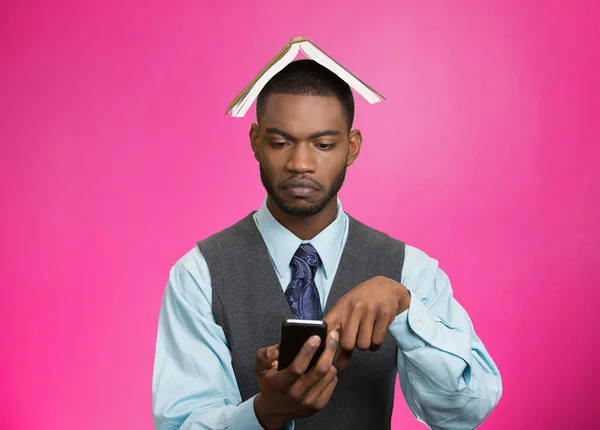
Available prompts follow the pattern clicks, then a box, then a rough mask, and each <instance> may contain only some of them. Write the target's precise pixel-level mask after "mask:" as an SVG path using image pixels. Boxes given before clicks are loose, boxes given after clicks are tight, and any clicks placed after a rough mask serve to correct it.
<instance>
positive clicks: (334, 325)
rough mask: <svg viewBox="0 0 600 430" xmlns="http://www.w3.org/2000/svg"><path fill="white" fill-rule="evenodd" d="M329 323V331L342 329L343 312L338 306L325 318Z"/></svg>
mask: <svg viewBox="0 0 600 430" xmlns="http://www.w3.org/2000/svg"><path fill="white" fill-rule="evenodd" d="M323 321H324V322H325V323H327V330H339V329H340V328H342V319H341V311H340V307H339V306H338V305H335V306H334V307H333V308H332V309H331V310H330V311H329V312H328V313H327V315H325V317H324V318H323Z"/></svg>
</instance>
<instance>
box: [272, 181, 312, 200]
mask: <svg viewBox="0 0 600 430" xmlns="http://www.w3.org/2000/svg"><path fill="white" fill-rule="evenodd" d="M280 188H281V189H282V190H283V191H285V192H287V193H288V194H291V195H293V196H298V197H305V196H309V195H311V194H314V193H316V192H318V191H320V188H319V187H318V186H317V184H315V183H314V182H312V181H309V180H306V179H303V180H302V179H298V180H292V181H287V182H285V183H284V184H283V185H282V186H281V187H280Z"/></svg>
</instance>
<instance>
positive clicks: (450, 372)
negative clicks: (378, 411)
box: [389, 246, 502, 429]
mask: <svg viewBox="0 0 600 430" xmlns="http://www.w3.org/2000/svg"><path fill="white" fill-rule="evenodd" d="M402 284H403V285H404V286H406V288H407V289H408V290H409V292H410V294H411V300H410V306H409V308H408V310H405V311H403V312H402V313H400V314H399V315H398V316H397V317H396V318H395V320H394V321H393V322H392V324H391V325H390V327H389V332H390V334H391V335H392V336H393V337H394V339H395V340H396V342H397V343H398V371H399V373H400V383H401V388H402V392H403V394H404V397H405V399H406V401H407V403H408V405H409V407H410V409H411V411H412V413H413V415H414V416H415V417H416V418H418V419H420V420H422V421H424V422H425V423H426V424H427V425H428V426H430V427H431V428H432V429H442V428H443V429H466V428H469V429H472V428H475V427H477V426H479V425H480V424H481V423H482V422H483V420H484V419H485V418H486V417H487V416H488V415H489V414H490V413H491V411H492V410H493V408H494V407H495V406H496V405H497V404H498V402H499V400H500V397H501V395H502V380H501V377H500V373H499V371H498V368H497V367H496V365H495V364H494V362H493V360H492V358H491V357H490V355H489V354H488V352H487V351H486V349H485V347H484V345H483V343H482V342H481V340H480V339H479V338H478V337H477V335H476V334H475V331H474V328H473V325H472V323H471V321H470V319H469V316H468V315H467V313H466V311H465V310H464V309H463V308H462V307H461V306H460V304H459V303H458V302H456V300H455V299H454V298H453V294H452V287H451V285H450V281H449V279H448V277H447V276H446V274H445V273H444V272H443V271H442V270H441V269H440V268H439V267H438V264H437V261H436V260H434V259H431V258H429V257H428V256H427V255H425V253H423V252H421V251H419V250H417V249H415V248H411V247H408V246H407V247H406V259H405V267H404V271H403V279H402Z"/></svg>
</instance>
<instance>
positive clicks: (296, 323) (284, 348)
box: [277, 319, 327, 370]
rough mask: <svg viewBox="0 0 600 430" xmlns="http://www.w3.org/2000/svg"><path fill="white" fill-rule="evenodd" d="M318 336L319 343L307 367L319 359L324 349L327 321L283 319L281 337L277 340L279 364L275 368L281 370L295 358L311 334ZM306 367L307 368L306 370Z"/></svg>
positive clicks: (313, 364)
mask: <svg viewBox="0 0 600 430" xmlns="http://www.w3.org/2000/svg"><path fill="white" fill-rule="evenodd" d="M315 335H316V336H319V337H320V338H321V344H320V345H319V348H318V349H317V352H315V355H314V356H313V358H312V360H311V362H310V364H309V366H308V369H310V368H312V367H313V366H315V365H316V364H317V361H319V357H320V356H321V354H322V353H323V350H324V349H325V341H326V340H327V323H326V322H324V321H313V320H295V319H288V320H283V322H282V323H281V338H280V341H279V364H278V366H277V370H283V369H285V368H286V367H288V366H289V365H290V364H292V362H293V361H294V360H295V358H296V356H297V355H298V353H299V352H300V350H301V349H302V347H303V346H304V344H305V343H306V341H307V340H308V339H309V338H310V337H311V336H315ZM308 369H307V370H308Z"/></svg>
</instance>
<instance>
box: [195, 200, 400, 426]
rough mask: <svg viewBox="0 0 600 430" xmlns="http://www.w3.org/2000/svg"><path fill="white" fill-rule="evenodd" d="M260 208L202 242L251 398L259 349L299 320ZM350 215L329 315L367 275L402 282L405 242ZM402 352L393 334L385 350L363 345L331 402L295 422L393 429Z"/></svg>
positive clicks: (215, 301)
mask: <svg viewBox="0 0 600 430" xmlns="http://www.w3.org/2000/svg"><path fill="white" fill-rule="evenodd" d="M253 214H254V212H252V213H250V214H249V215H248V216H246V217H245V218H243V219H242V220H241V221H239V222H237V223H236V224H234V225H232V226H231V227H229V228H227V229H225V230H223V231H221V232H219V233H217V234H215V235H213V236H211V237H209V238H207V239H205V240H203V241H200V242H198V244H197V245H198V248H199V249H200V251H201V252H202V254H203V255H204V258H205V259H206V262H207V264H208V268H209V270H210V275H211V282H212V310H213V315H214V318H215V321H216V323H217V324H219V325H220V326H221V327H222V328H223V331H224V333H225V336H226V339H227V342H228V346H229V349H230V351H231V356H232V365H233V370H234V373H235V377H236V380H237V383H238V386H239V389H240V393H241V397H242V400H243V401H245V400H247V399H249V398H251V397H252V396H254V395H256V394H258V392H259V391H260V388H259V385H258V381H257V379H256V377H255V376H254V373H253V370H252V368H253V363H254V359H255V357H256V351H257V350H258V349H259V348H262V347H265V346H268V345H274V344H277V343H279V335H280V327H281V321H282V320H284V319H286V318H292V314H291V311H290V308H289V305H288V303H287V300H286V298H285V295H284V291H283V289H282V288H281V284H280V282H279V280H278V279H277V276H276V273H275V270H274V267H273V264H272V262H271V260H270V257H269V253H268V249H267V247H266V245H265V243H264V241H263V239H262V236H261V234H260V232H259V230H258V228H257V226H256V224H255V222H254V219H253ZM349 218H350V224H349V232H348V239H347V241H346V244H345V247H344V250H343V252H342V258H341V261H340V264H339V268H338V270H337V273H336V275H335V278H334V281H333V284H332V288H331V292H330V294H329V297H328V298H327V303H326V306H325V309H324V312H323V314H324V315H326V313H327V312H328V311H329V310H330V309H331V307H332V306H333V305H334V304H335V303H336V301H337V300H338V299H339V298H340V297H342V296H343V295H344V294H346V293H347V292H349V291H350V290H352V288H354V287H355V286H357V285H358V284H360V283H361V282H363V281H366V280H367V279H370V278H372V277H374V276H378V275H381V276H387V277H389V278H392V279H395V280H397V281H398V282H400V280H401V275H402V267H403V263H404V247H405V245H404V243H403V242H400V241H398V240H395V239H393V238H391V237H389V236H387V235H385V234H384V233H381V232H379V231H376V230H374V229H371V228H370V227H367V226H366V225H364V224H362V223H360V222H359V221H357V220H355V219H354V218H352V217H349ZM396 351H397V346H396V343H395V341H394V339H393V338H392V337H391V336H390V335H389V333H388V334H387V335H386V338H385V341H384V344H383V345H382V347H381V348H380V349H379V350H378V351H377V352H372V351H359V350H355V351H354V353H353V356H352V360H351V362H350V364H349V365H348V366H347V367H346V368H345V369H344V370H342V371H341V372H339V374H338V385H337V387H336V389H335V391H334V393H333V395H332V397H331V399H330V401H329V404H328V405H327V407H326V408H325V409H324V410H323V411H321V412H319V413H317V414H315V415H313V416H311V417H308V418H304V419H299V420H295V428H296V429H298V430H302V429H331V430H335V429H365V430H367V429H368V430H373V429H389V428H390V426H391V415H392V408H393V404H394V386H395V382H396V371H397V370H396Z"/></svg>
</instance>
